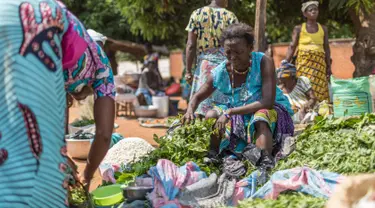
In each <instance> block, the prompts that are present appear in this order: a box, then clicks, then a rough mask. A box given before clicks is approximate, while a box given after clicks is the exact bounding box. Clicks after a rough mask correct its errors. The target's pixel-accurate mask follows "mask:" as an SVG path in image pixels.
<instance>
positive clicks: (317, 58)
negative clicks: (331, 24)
mask: <svg viewBox="0 0 375 208" xmlns="http://www.w3.org/2000/svg"><path fill="white" fill-rule="evenodd" d="M318 6H319V2H318V1H307V2H305V3H303V4H302V12H303V15H304V16H305V18H306V20H307V21H306V23H303V24H302V25H298V26H296V27H295V28H294V31H293V37H292V43H291V44H290V46H289V50H288V52H287V56H286V59H285V60H284V61H283V63H285V62H291V60H292V57H293V55H294V54H295V52H296V50H297V48H298V50H297V60H296V67H297V77H299V76H305V77H307V78H309V79H310V81H311V84H312V89H313V91H314V93H315V95H316V97H317V99H318V100H319V101H323V100H329V92H328V81H329V77H330V75H331V61H330V57H331V52H330V49H329V42H328V29H327V27H326V26H324V25H321V24H319V23H318V22H317V19H318V15H319V8H318Z"/></svg>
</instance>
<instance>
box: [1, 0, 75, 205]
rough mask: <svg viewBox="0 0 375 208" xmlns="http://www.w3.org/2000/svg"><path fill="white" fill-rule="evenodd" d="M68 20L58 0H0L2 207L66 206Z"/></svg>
mask: <svg viewBox="0 0 375 208" xmlns="http://www.w3.org/2000/svg"><path fill="white" fill-rule="evenodd" d="M68 24H69V22H68V21H67V19H66V14H65V12H64V11H63V9H62V8H61V7H60V6H58V5H57V2H56V1H54V0H1V1H0V31H1V35H0V103H1V104H0V207H4V208H5V207H6V208H13V207H17V208H21V207H32V208H34V207H43V208H46V207H47V208H48V207H53V208H59V207H67V200H66V198H67V196H66V194H67V191H66V189H65V188H66V186H67V180H66V179H67V175H66V174H65V171H66V170H67V169H68V166H67V164H66V163H67V158H66V154H67V151H66V146H65V145H66V144H65V139H64V125H65V122H64V121H65V109H66V98H65V90H64V77H63V69H62V58H63V56H62V45H61V40H62V38H63V35H64V34H65V32H66V30H67V28H68Z"/></svg>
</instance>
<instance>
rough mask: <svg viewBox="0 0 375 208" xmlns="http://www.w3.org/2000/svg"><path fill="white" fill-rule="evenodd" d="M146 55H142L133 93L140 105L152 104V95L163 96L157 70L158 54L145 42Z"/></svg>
mask: <svg viewBox="0 0 375 208" xmlns="http://www.w3.org/2000/svg"><path fill="white" fill-rule="evenodd" d="M145 50H146V52H147V55H146V56H145V57H144V62H143V67H142V69H141V70H142V74H141V78H140V79H139V85H138V89H137V91H136V93H135V95H136V96H137V97H138V102H139V104H140V105H152V97H153V96H164V95H165V92H164V91H165V87H164V82H163V78H162V76H161V73H160V71H159V54H158V53H156V52H153V50H152V45H151V44H150V43H146V44H145Z"/></svg>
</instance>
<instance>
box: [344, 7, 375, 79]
mask: <svg viewBox="0 0 375 208" xmlns="http://www.w3.org/2000/svg"><path fill="white" fill-rule="evenodd" d="M349 14H350V17H351V19H352V21H353V24H354V28H355V30H356V43H355V44H354V46H353V56H352V57H351V60H352V62H353V64H354V66H355V71H354V73H353V77H362V76H369V75H371V74H375V11H373V12H372V13H371V14H364V13H363V12H362V11H360V12H359V13H356V12H355V11H354V10H353V9H351V10H350V11H349Z"/></svg>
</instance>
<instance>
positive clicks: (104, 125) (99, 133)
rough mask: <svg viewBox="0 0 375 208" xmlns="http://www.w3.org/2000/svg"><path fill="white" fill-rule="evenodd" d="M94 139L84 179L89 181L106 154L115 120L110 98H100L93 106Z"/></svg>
mask: <svg viewBox="0 0 375 208" xmlns="http://www.w3.org/2000/svg"><path fill="white" fill-rule="evenodd" d="M94 119H95V128H96V132H95V139H94V142H93V143H92V145H91V149H90V153H89V157H88V159H87V166H86V170H85V178H87V179H91V178H92V177H93V175H94V173H95V171H96V169H97V168H98V167H99V164H100V163H101V162H102V160H103V158H104V157H105V155H106V154H107V151H108V149H109V145H110V144H111V137H112V132H113V123H114V119H115V103H114V100H113V99H112V98H110V97H100V98H97V99H96V100H95V104H94Z"/></svg>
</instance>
